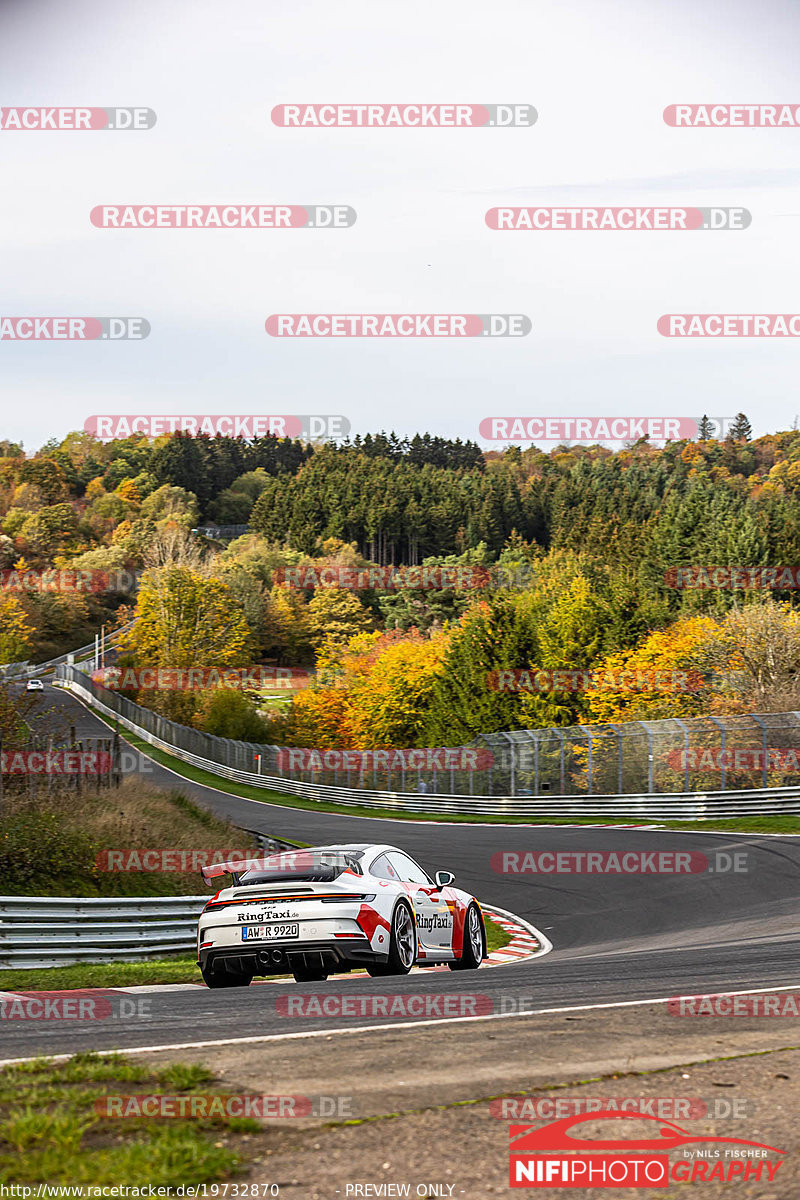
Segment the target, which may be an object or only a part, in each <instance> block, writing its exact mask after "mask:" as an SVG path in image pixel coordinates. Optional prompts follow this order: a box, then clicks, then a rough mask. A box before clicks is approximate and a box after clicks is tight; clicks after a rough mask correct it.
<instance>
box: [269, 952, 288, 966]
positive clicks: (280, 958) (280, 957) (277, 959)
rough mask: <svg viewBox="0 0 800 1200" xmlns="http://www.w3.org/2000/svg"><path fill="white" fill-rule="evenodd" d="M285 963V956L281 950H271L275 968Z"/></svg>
mask: <svg viewBox="0 0 800 1200" xmlns="http://www.w3.org/2000/svg"><path fill="white" fill-rule="evenodd" d="M285 961H286V955H285V954H284V953H283V951H282V950H273V951H272V962H273V964H274V965H275V966H276V967H279V966H280V965H281V963H283V962H285Z"/></svg>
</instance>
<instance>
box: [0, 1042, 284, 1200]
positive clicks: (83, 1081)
mask: <svg viewBox="0 0 800 1200" xmlns="http://www.w3.org/2000/svg"><path fill="white" fill-rule="evenodd" d="M213 1082H214V1077H213V1075H212V1074H211V1072H210V1071H208V1070H207V1069H206V1068H205V1067H203V1066H201V1065H198V1064H193V1065H186V1064H181V1063H173V1064H171V1065H170V1066H168V1067H165V1068H163V1069H162V1070H154V1069H153V1068H152V1067H149V1066H147V1064H145V1063H141V1062H133V1061H132V1060H130V1059H128V1058H126V1057H125V1056H124V1055H121V1054H77V1055H75V1056H74V1057H73V1058H71V1059H69V1060H68V1061H67V1062H62V1063H54V1062H52V1061H51V1060H48V1059H36V1060H34V1061H32V1062H26V1063H19V1064H18V1065H16V1066H11V1067H7V1068H6V1069H5V1070H4V1071H3V1072H2V1074H1V1075H0V1183H15V1184H36V1183H61V1184H71V1185H73V1186H79V1187H80V1186H84V1187H85V1186H87V1185H104V1184H106V1185H107V1184H111V1185H113V1184H119V1183H120V1182H121V1181H122V1182H124V1183H136V1182H141V1183H147V1184H150V1185H152V1186H159V1187H176V1186H178V1185H179V1184H186V1185H192V1186H197V1185H199V1184H203V1183H213V1182H215V1181H217V1180H221V1179H229V1178H230V1177H231V1176H233V1175H236V1174H241V1173H242V1172H243V1171H244V1170H245V1169H246V1165H247V1159H246V1149H247V1146H246V1142H247V1141H248V1140H249V1137H248V1135H249V1134H252V1133H260V1132H262V1126H261V1124H260V1123H259V1122H257V1121H254V1120H252V1119H247V1118H225V1117H214V1118H182V1117H164V1118H109V1117H105V1116H101V1115H99V1114H98V1113H97V1112H96V1111H95V1103H96V1102H97V1101H101V1100H102V1098H103V1097H105V1096H108V1095H120V1094H122V1095H126V1094H129V1095H134V1094H137V1093H138V1094H142V1093H147V1094H164V1095H170V1096H175V1095H192V1094H198V1093H199V1092H200V1091H201V1089H202V1090H203V1091H206V1092H207V1091H208V1090H209V1088H208V1085H209V1084H211V1083H213ZM214 1090H215V1091H216V1090H218V1089H217V1087H216V1086H215V1088H214Z"/></svg>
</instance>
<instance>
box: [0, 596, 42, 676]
mask: <svg viewBox="0 0 800 1200" xmlns="http://www.w3.org/2000/svg"><path fill="white" fill-rule="evenodd" d="M35 633H36V630H35V629H34V627H33V626H32V625H31V624H30V621H29V619H28V614H27V613H26V612H25V609H24V608H23V606H22V604H21V603H20V602H19V600H18V599H17V597H16V596H14V595H11V594H10V593H7V594H6V595H3V594H2V593H0V663H3V664H4V663H12V662H23V661H24V660H25V659H26V657H27V655H28V654H29V653H30V651H31V650H32V649H33V640H34V636H35Z"/></svg>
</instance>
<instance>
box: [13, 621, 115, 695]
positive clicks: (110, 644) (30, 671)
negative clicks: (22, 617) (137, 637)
mask: <svg viewBox="0 0 800 1200" xmlns="http://www.w3.org/2000/svg"><path fill="white" fill-rule="evenodd" d="M132 627H133V621H129V622H128V623H127V625H121V626H120V628H119V629H115V630H114V632H113V633H110V634H109V635H108V637H107V638H106V640H105V646H106V650H109V649H112V650H113V649H115V648H116V645H117V642H118V641H119V638H120V636H121V635H122V634H123V633H127V632H128V630H129V629H131V628H132ZM94 650H95V644H94V642H89V643H88V645H86V646H79V647H78V649H77V650H70V651H68V653H66V654H59V655H58V656H57V657H56V658H49V659H48V660H47V662H43V663H8V664H7V665H6V666H5V667H0V683H16V682H18V681H19V680H20V679H30V678H31V677H32V676H38V675H43V674H45V673H46V672H47V671H54V670H55V669H56V667H59V666H61V664H62V663H66V661H67V659H68V658H70V657H71V658H73V659H83V658H86V657H87V655H88V656H89V657H91V656H92V655H93V654H94ZM14 668H17V670H16V671H15V670H14Z"/></svg>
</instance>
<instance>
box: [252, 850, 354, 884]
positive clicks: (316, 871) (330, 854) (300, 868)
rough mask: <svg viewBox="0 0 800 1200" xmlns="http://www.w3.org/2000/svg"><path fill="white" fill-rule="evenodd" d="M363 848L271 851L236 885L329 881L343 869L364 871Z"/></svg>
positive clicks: (340, 873) (335, 877)
mask: <svg viewBox="0 0 800 1200" xmlns="http://www.w3.org/2000/svg"><path fill="white" fill-rule="evenodd" d="M362 855H363V851H362V850H347V851H342V850H293V851H286V852H282V853H281V854H275V855H272V856H271V857H270V858H267V859H265V860H264V863H263V866H262V865H259V866H258V867H255V868H253V869H251V870H249V871H245V872H243V874H242V875H241V877H240V878H239V887H247V886H248V885H249V884H263V883H332V882H333V880H334V879H337V878H338V877H339V875H342V874H343V873H344V872H345V871H348V870H349V871H355V873H356V874H357V875H361V874H363V872H362V870H361V864H360V862H359V859H360V858H361V857H362Z"/></svg>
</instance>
